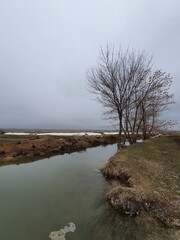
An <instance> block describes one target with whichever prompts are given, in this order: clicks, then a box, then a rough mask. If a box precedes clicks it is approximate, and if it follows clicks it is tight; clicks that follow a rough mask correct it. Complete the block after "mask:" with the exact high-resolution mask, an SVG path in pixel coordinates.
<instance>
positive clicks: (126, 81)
mask: <svg viewBox="0 0 180 240" xmlns="http://www.w3.org/2000/svg"><path fill="white" fill-rule="evenodd" d="M87 79H88V85H89V90H90V91H91V92H93V93H94V94H96V96H97V100H98V101H99V102H100V103H101V104H102V105H103V107H104V109H105V112H104V115H105V117H106V118H108V119H111V120H113V121H118V126H119V141H120V143H121V142H122V140H123V138H124V137H125V138H126V139H128V140H129V142H130V143H133V142H135V141H136V136H137V135H138V134H139V132H140V131H143V133H144V134H143V135H144V138H146V137H147V132H148V133H150V132H151V131H152V130H153V128H154V125H155V123H154V122H155V118H156V117H158V116H159V114H160V113H161V112H162V111H163V110H164V109H166V108H167V106H168V105H169V104H170V103H171V102H172V101H170V100H171V98H172V96H171V95H170V94H169V93H168V88H169V87H170V85H171V77H170V76H169V75H168V74H166V73H163V72H161V71H160V70H156V71H154V70H153V65H152V58H151V57H148V55H147V53H146V52H144V51H142V52H136V51H130V50H126V51H125V52H123V51H122V50H121V49H119V50H118V51H115V49H114V48H113V47H111V46H110V45H107V47H106V49H105V50H103V49H101V50H100V54H99V59H98V64H97V66H96V67H93V68H91V69H90V70H89V71H88V74H87Z"/></svg>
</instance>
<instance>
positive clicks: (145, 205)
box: [101, 135, 180, 228]
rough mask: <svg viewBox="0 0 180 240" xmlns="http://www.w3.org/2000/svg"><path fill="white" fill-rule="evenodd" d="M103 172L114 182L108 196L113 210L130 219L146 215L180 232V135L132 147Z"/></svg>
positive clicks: (120, 152)
mask: <svg viewBox="0 0 180 240" xmlns="http://www.w3.org/2000/svg"><path fill="white" fill-rule="evenodd" d="M101 170H102V173H103V174H104V175H105V177H106V178H107V179H114V181H113V184H111V185H110V190H109V192H108V194H107V200H108V202H109V204H110V205H111V206H112V207H114V208H115V209H117V210H118V211H120V212H122V213H125V214H129V215H139V214H141V213H142V212H146V213H148V214H150V215H151V216H154V217H156V218H158V219H159V220H160V221H162V222H163V223H165V224H166V225H167V226H170V227H175V228H180V196H179V195H180V135H171V136H170V135H169V136H162V137H160V138H153V139H150V140H147V141H145V142H143V143H140V144H138V143H137V144H134V145H131V146H130V147H128V148H126V149H123V150H121V151H119V152H118V153H117V154H116V155H115V156H113V157H112V158H111V159H110V160H109V161H108V162H107V163H106V164H105V165H104V166H103V167H102V169H101Z"/></svg>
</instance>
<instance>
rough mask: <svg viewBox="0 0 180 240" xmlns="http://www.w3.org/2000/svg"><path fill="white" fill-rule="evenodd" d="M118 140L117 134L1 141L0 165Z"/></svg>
mask: <svg viewBox="0 0 180 240" xmlns="http://www.w3.org/2000/svg"><path fill="white" fill-rule="evenodd" d="M117 142H118V136H117V135H108V136H105V135H104V136H80V137H78V136H71V137H64V138H51V137H48V138H42V139H23V140H13V141H12V139H9V141H7V140H6V141H1V142H0V166H2V165H8V164H18V163H26V162H32V161H36V160H38V159H42V158H46V157H51V156H54V155H58V154H64V153H72V152H77V151H82V150H86V149H87V148H91V147H96V146H100V145H104V146H105V145H108V144H113V143H117Z"/></svg>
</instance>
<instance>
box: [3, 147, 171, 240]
mask: <svg viewBox="0 0 180 240" xmlns="http://www.w3.org/2000/svg"><path fill="white" fill-rule="evenodd" d="M116 148H117V147H116V145H109V146H107V147H96V148H91V149H88V150H87V151H85V152H79V153H72V154H65V155H59V156H55V157H51V158H49V159H44V160H40V161H36V162H32V163H27V164H21V165H9V166H4V167H0V239H1V240H48V239H50V238H49V234H50V232H52V231H58V230H60V229H61V228H63V227H64V226H67V225H68V223H70V222H73V223H74V224H75V225H76V230H75V231H74V232H69V233H67V234H66V240H73V239H74V240H142V239H143V240H144V239H148V240H149V239H152V240H154V239H163V240H164V239H168V240H170V239H173V238H171V237H170V235H169V232H170V230H168V231H167V230H165V229H164V227H163V226H160V225H158V224H157V223H154V222H152V221H149V220H148V221H147V222H146V221H144V220H142V218H130V217H125V216H119V215H118V214H117V213H115V212H114V210H112V209H111V208H110V207H109V206H108V205H107V203H106V201H104V198H105V188H106V185H107V183H106V180H105V179H104V178H103V177H102V175H101V174H100V173H98V172H97V171H96V169H98V168H99V167H100V166H101V165H102V164H103V162H104V161H105V160H107V159H108V158H109V157H110V156H112V155H113V154H114V153H115V152H116ZM168 235H169V236H168Z"/></svg>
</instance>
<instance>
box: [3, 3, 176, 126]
mask: <svg viewBox="0 0 180 240" xmlns="http://www.w3.org/2000/svg"><path fill="white" fill-rule="evenodd" d="M0 33H1V36H0V90H1V92H0V128H60V129H64V128H65V129H74V128H80V129H83V128H85V129H94V128H96V129H98V128H103V127H106V126H108V123H107V122H105V121H103V120H102V119H101V113H102V108H101V106H100V105H99V104H98V103H97V102H95V101H93V100H92V99H93V98H94V96H92V95H91V94H90V93H89V92H88V91H87V86H86V71H87V69H88V68H89V67H91V66H92V65H95V63H96V60H97V57H98V51H99V48H100V46H102V47H103V46H105V45H106V43H107V42H109V43H112V44H114V46H115V47H116V46H119V45H121V47H122V48H123V49H126V48H127V47H130V48H134V49H140V50H146V51H148V52H149V54H150V55H151V54H152V55H153V56H154V63H155V66H157V68H161V69H162V70H163V71H166V72H169V73H170V74H171V76H172V77H173V86H172V92H173V93H174V94H175V100H176V102H177V104H176V106H175V108H174V110H173V111H171V112H170V113H169V116H170V117H172V118H173V119H176V120H178V121H179V122H180V70H179V69H180V1H179V0H171V1H167V0H88V1H87V0H29V1H28V0H26V1H24V0H16V1H14V0H1V1H0Z"/></svg>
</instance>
